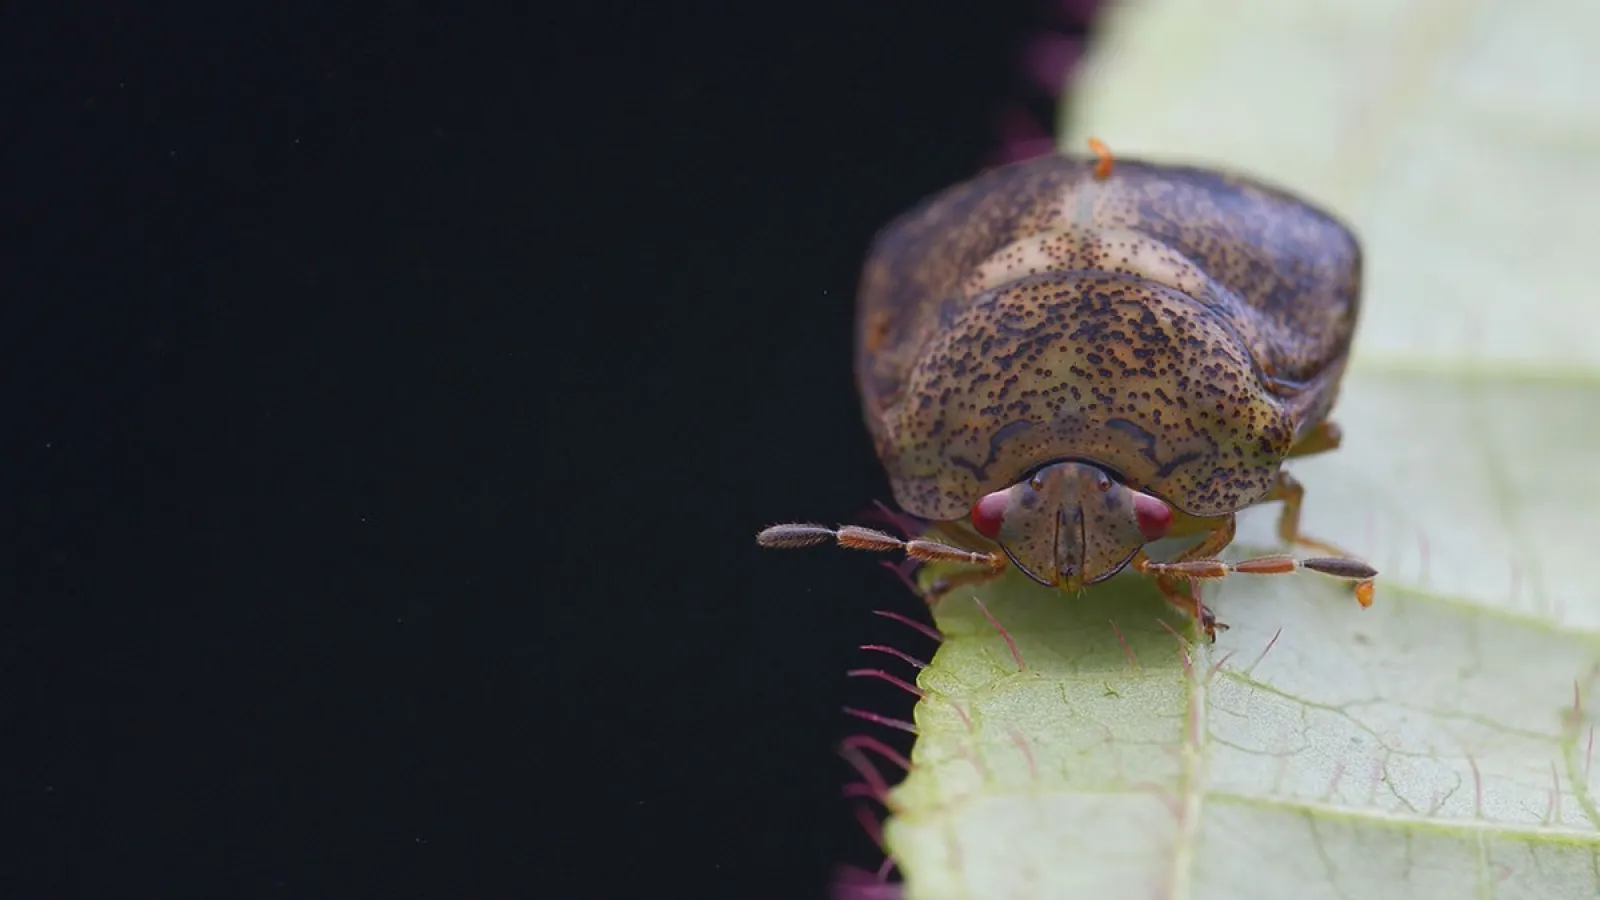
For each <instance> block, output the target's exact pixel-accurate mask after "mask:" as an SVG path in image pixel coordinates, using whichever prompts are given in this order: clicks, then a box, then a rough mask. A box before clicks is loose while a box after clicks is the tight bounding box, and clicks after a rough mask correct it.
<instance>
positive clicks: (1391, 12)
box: [886, 0, 1600, 900]
mask: <svg viewBox="0 0 1600 900" xmlns="http://www.w3.org/2000/svg"><path fill="white" fill-rule="evenodd" d="M1594 34H1600V5H1597V4H1585V3H1560V2H1554V0H1541V2H1518V3H1512V2H1509V0H1507V2H1500V3H1473V4H1463V3H1457V2H1437V3H1393V2H1389V3H1384V2H1352V0H1341V2H1329V0H1321V2H1296V3H1282V2H1279V0H1233V2H1231V3H1228V4H1218V3H1215V2H1199V0H1168V2H1150V0H1147V2H1141V3H1136V4H1127V5H1125V6H1124V7H1122V8H1121V9H1120V10H1119V11H1117V12H1116V13H1115V14H1114V15H1113V17H1112V20H1111V21H1110V22H1109V23H1108V34H1107V35H1106V36H1105V38H1104V40H1103V41H1102V44H1101V46H1100V48H1099V49H1098V50H1097V51H1096V52H1095V54H1094V55H1093V56H1092V57H1091V59H1090V61H1089V66H1088V68H1087V71H1086V72H1085V73H1084V74H1083V75H1082V76H1080V80H1079V81H1078V83H1077V91H1076V93H1075V94H1074V96H1073V97H1071V98H1070V100H1069V102H1070V104H1071V108H1072V109H1073V111H1074V118H1073V119H1072V121H1070V122H1068V123H1066V124H1065V126H1064V129H1063V141H1064V142H1065V143H1066V144H1067V145H1068V146H1069V147H1070V148H1071V149H1074V150H1076V149H1077V148H1080V147H1082V146H1083V141H1084V140H1085V139H1086V138H1087V136H1088V135H1090V134H1095V135H1098V136H1100V137H1102V138H1104V139H1105V140H1106V141H1107V142H1108V143H1109V144H1110V145H1111V147H1112V148H1113V150H1114V151H1116V152H1118V153H1121V154H1125V155H1129V156H1150V157H1156V158H1165V159H1181V160H1189V161H1198V162H1210V163H1215V164H1220V165H1225V166H1228V167H1230V168H1236V169H1241V170H1244V171H1248V172H1252V173H1255V174H1258V175H1261V176H1264V177H1267V178H1270V179H1273V180H1276V181H1279V182H1282V183H1284V184H1285V185H1288V186H1290V187H1292V188H1294V189H1295V190H1297V191H1299V192H1302V193H1304V194H1307V195H1309V196H1310V197H1312V198H1314V199H1317V200H1319V201H1321V202H1323V203H1326V204H1328V205H1329V206H1331V207H1332V208H1334V209H1335V210H1337V211H1338V212H1339V213H1340V214H1341V215H1343V216H1344V217H1346V218H1348V219H1350V220H1351V221H1352V223H1353V224H1354V225H1355V227H1356V229H1357V231H1358V232H1359V233H1360V235H1361V236H1362V238H1363V243H1364V245H1365V247H1366V251H1367V292H1366V309H1365V312H1364V324H1363V328H1362V331H1361V333H1360V335H1359V344H1358V348H1359V349H1358V351H1357V356H1356V363H1355V366H1354V368H1353V371H1352V372H1351V374H1350V376H1349V378H1348V380H1347V384H1346V388H1345V393H1344V395H1343V397H1342V399H1341V401H1340V404H1339V407H1338V409H1337V411H1336V414H1335V418H1336V420H1337V421H1339V423H1340V424H1341V425H1342V426H1343V428H1344V431H1345V435H1346V442H1345V446H1344V447H1343V448H1342V449H1340V450H1339V451H1338V452H1336V453H1333V454H1328V455H1326V456H1323V457H1314V458H1311V459H1307V460H1304V461H1297V462H1295V463H1293V464H1292V468H1293V470H1294V471H1295V473H1296V474H1297V476H1298V477H1299V478H1300V479H1301V480H1302V481H1304V482H1305V483H1306V484H1307V488H1308V495H1307V506H1306V511H1305V519H1304V527H1305V530H1306V531H1307V532H1309V533H1311V534H1313V535H1316V536H1319V537H1323V538H1325V539H1328V540H1331V541H1334V542H1336V543H1340V544H1342V545H1344V546H1346V547H1348V548H1349V549H1351V550H1352V551H1354V552H1356V553H1359V554H1361V555H1363V556H1365V557H1366V558H1368V559H1370V560H1371V561H1372V562H1373V563H1374V564H1376V565H1378V566H1379V567H1380V568H1381V569H1382V571H1383V577H1382V579H1381V580H1380V582H1379V590H1378V595H1377V603H1376V605H1374V606H1373V607H1372V608H1371V609H1368V610H1361V609H1359V608H1358V607H1357V606H1356V605H1355V603H1354V602H1353V601H1352V600H1351V599H1350V597H1349V595H1348V593H1346V592H1344V591H1342V590H1341V589H1340V588H1339V586H1338V585H1336V584H1333V583H1331V582H1329V581H1327V580H1323V579H1317V578H1314V577H1309V576H1296V577H1293V578H1256V579H1246V578H1234V579H1231V580H1230V581H1229V583H1227V584H1226V585H1225V586H1222V587H1220V588H1213V589H1211V590H1210V591H1209V592H1208V594H1207V596H1208V599H1209V600H1210V602H1211V603H1212V604H1213V605H1214V606H1215V607H1216V609H1217V610H1218V612H1219V615H1220V617H1221V618H1222V619H1223V620H1224V621H1226V622H1228V623H1229V624H1230V625H1231V626H1232V630H1230V631H1228V632H1226V633H1225V634H1223V635H1222V636H1221V638H1220V639H1219V640H1218V642H1217V644H1216V645H1215V646H1213V647H1204V646H1194V647H1188V648H1185V647H1184V646H1182V645H1180V643H1179V641H1178V640H1177V638H1176V637H1174V635H1172V634H1171V633H1169V632H1168V631H1167V630H1166V629H1165V628H1164V627H1162V625H1161V624H1160V622H1161V621H1165V622H1167V623H1168V624H1170V625H1172V626H1173V627H1175V628H1179V629H1184V628H1185V627H1186V626H1185V624H1184V623H1182V622H1181V621H1179V620H1177V619H1176V618H1174V617H1172V616H1171V615H1170V614H1168V613H1167V612H1166V611H1165V608H1164V604H1163V603H1162V601H1161V600H1160V599H1159V597H1158V596H1157V595H1156V594H1155V593H1154V591H1153V590H1151V589H1149V588H1147V587H1145V586H1144V585H1142V584H1140V583H1138V582H1137V581H1136V580H1134V579H1131V578H1121V579H1118V580H1117V581H1116V582H1115V583H1113V584H1111V585H1108V586H1106V587H1105V588H1102V589H1097V590H1093V591H1090V592H1088V593H1087V594H1086V595H1085V596H1084V597H1081V598H1073V597H1067V596H1063V595H1060V594H1058V593H1053V592H1050V591H1047V590H1044V589H1040V588H1036V587H1033V586H1031V585H1029V584H1026V583H1024V582H1023V581H1022V580H1021V579H1020V578H1016V577H1008V578H1007V579H1005V580H1003V581H1002V582H1001V583H999V584H997V585H993V586H990V587H988V588H985V589H983V590H980V591H977V592H976V594H977V595H978V596H979V597H981V598H982V600H983V602H984V603H985V604H986V605H987V607H988V609H989V611H990V612H991V613H992V614H993V615H994V616H995V618H996V619H997V620H998V621H999V622H1000V623H1001V624H1003V625H1004V626H1005V628H1006V629H1007V632H1008V633H1009V634H1010V636H1011V637H1012V638H1013V639H1014V640H1015V641H1016V643H1017V647H1018V651H1019V653H1020V655H1021V657H1022V659H1023V662H1024V668H1023V669H1022V670H1020V671H1019V670H1018V667H1017V665H1016V664H1015V663H1014V662H1013V660H1012V656H1011V653H1010V650H1009V648H1008V646H1007V644H1006V643H1005V641H1004V640H1003V639H1002V638H1001V636H1000V634H999V632H997V631H996V629H995V628H994V627H993V625H991V624H990V622H989V621H988V619H987V618H986V617H985V616H984V614H983V613H982V612H981V611H980V609H979V608H978V606H977V605H976V604H975V603H973V602H972V601H971V599H969V597H970V594H961V595H957V596H956V597H953V598H952V599H950V600H948V601H947V602H946V603H945V604H944V605H943V606H942V607H941V608H940V609H939V610H938V611H937V614H936V619H937V622H938V624H939V627H940V628H941V629H942V630H943V631H944V632H945V634H946V635H947V640H946V641H945V643H944V644H943V645H942V646H941V648H940V650H939V652H938V654H937V656H936V657H935V659H934V661H933V664H932V665H931V666H930V667H929V668H928V669H927V670H926V671H925V672H924V673H923V675H922V677H921V679H920V682H919V683H920V685H921V687H922V688H923V689H924V690H925V691H926V692H927V696H926V698H925V699H924V700H923V701H922V702H921V703H919V704H918V708H917V712H916V722H917V725H918V728H919V731H920V736H919V738H918V741H917V745H916V748H915V751H914V754H913V762H914V766H913V771H912V773H911V774H910V775H909V777H908V778H907V780H906V781H905V783H904V784H902V785H901V786H900V787H899V788H898V789H897V790H896V792H895V794H894V797H893V801H894V814H893V815H892V816H891V819H890V821H889V823H888V824H887V827H886V836H887V840H888V842H889V845H890V849H891V852H892V853H893V854H894V856H895V857H896V859H897V861H898V863H899V864H900V867H901V870H902V872H903V874H904V875H905V878H906V882H907V889H908V893H909V895H910V896H913V897H979V898H1008V897H1099V896H1104V897H1176V898H1301V897H1304V898H1322V897H1327V898H1336V897H1361V898H1364V900H1365V898H1377V900H1382V898H1389V897H1395V898H1402V897H1496V898H1516V897H1529V898H1566V897H1574V898H1578V897H1584V898H1588V897H1596V896H1600V809H1597V806H1596V797H1595V792H1596V790H1597V789H1600V773H1597V772H1595V764H1594V761H1593V759H1592V751H1591V746H1592V741H1593V740H1594V738H1593V735H1594V726H1595V724H1596V719H1597V716H1596V713H1595V709H1596V708H1597V706H1596V704H1597V703H1600V699H1596V700H1594V701H1591V697H1593V695H1594V692H1595V690H1596V689H1597V688H1600V587H1597V586H1596V581H1595V579H1594V578H1592V577H1591V576H1590V574H1589V572H1588V571H1587V569H1586V567H1585V565H1584V564H1585V563H1586V562H1587V561H1588V560H1590V559H1592V558H1594V557H1595V556H1596V552H1595V551H1594V550H1592V549H1591V546H1592V545H1593V544H1594V541H1595V535H1596V534H1597V533H1600V529H1597V528H1596V525H1597V524H1600V521H1597V516H1596V513H1595V510H1596V509H1600V474H1597V468H1596V467H1597V465H1600V450H1597V448H1600V298H1596V297H1595V296H1593V294H1594V293H1595V291H1594V288H1593V287H1592V285H1593V284H1594V283H1595V277H1594V275H1593V274H1592V271H1593V267H1594V265H1595V260H1596V257H1597V256H1600V229H1597V228H1595V227H1594V226H1592V225H1591V224H1590V223H1589V221H1588V220H1589V218H1590V217H1591V216H1592V210H1595V209H1597V208H1600V103H1596V102H1595V100H1594V98H1593V89H1592V86H1593V85H1596V84H1600V54H1596V53H1594V52H1592V48H1591V37H1590V36H1592V35H1594ZM1276 513H1277V510H1276V508H1269V509H1262V510H1255V511H1252V512H1250V513H1249V514H1247V515H1246V516H1245V517H1244V519H1243V520H1242V526H1243V527H1242V528H1241V537H1240V542H1239V545H1237V546H1236V547H1235V548H1234V549H1233V550H1232V551H1230V555H1233V556H1241V555H1245V554H1247V553H1250V552H1260V551H1263V550H1267V549H1269V548H1272V545H1273V541H1272V526H1273V522H1274V517H1275V516H1276Z"/></svg>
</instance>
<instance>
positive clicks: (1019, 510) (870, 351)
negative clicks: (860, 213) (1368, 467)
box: [758, 141, 1377, 634]
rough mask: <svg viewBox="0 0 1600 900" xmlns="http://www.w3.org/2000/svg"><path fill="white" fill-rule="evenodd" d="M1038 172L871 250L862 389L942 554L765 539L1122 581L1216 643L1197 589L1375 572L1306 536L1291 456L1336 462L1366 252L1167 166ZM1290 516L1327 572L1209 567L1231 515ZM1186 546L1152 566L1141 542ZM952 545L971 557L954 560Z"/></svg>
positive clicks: (1263, 189) (1241, 184) (924, 541)
mask: <svg viewBox="0 0 1600 900" xmlns="http://www.w3.org/2000/svg"><path fill="white" fill-rule="evenodd" d="M1091 147H1092V148H1093V149H1094V150H1095V152H1096V158H1090V159H1071V158H1068V157H1065V156H1057V155H1052V156H1046V157H1041V158H1038V159H1034V160H1030V161H1027V162H1023V163H1017V164H1014V165H1009V166H1004V167H1001V168H998V169H993V170H990V171H988V172H985V173H983V174H981V175H979V176H978V177H976V178H974V179H972V180H971V181H968V182H966V183H964V184H960V185H957V186H955V187H953V188H950V189H949V190H946V191H944V192H943V193H940V194H938V195H936V196H934V197H932V198H930V199H928V200H926V201H924V202H923V203H922V204H921V205H919V206H918V207H916V208H915V209H913V210H912V211H910V212H909V213H907V214H905V215H903V216H901V217H900V218H899V219H897V220H896V221H895V222H893V223H892V224H891V225H890V226H889V227H888V228H886V229H885V230H884V231H883V232H882V233H881V234H880V235H879V236H878V238H877V240H876V242H875V244H874V246H873V248H872V252H871V254H870V256H869V258H868V260H867V264H866V268H865V272H864V274H863V278H862V282H861V286H860V292H859V297H858V304H859V307H858V310H857V329H856V376H857V382H858V386H859V388H860V392H861V399H862V405H863V408H864V412H865V415H866V421H867V427H868V428H869V429H870V430H871V433H872V438H873V441H874V443H875V445H876V447H877V452H878V457H879V459H880V460H881V461H882V463H883V465H884V467H885V469H886V470H887V472H888V475H889V479H890V481H891V483H892V486H893V490H894V495H895V500H896V501H897V502H898V503H899V504H900V506H901V507H902V508H904V509H905V510H906V511H907V512H909V513H911V514H913V515H915V516H918V517H921V518H923V519H928V520H931V521H932V522H933V523H935V524H934V525H933V529H934V530H935V531H938V532H942V533H943V534H942V536H943V537H944V538H945V540H935V539H933V538H932V537H929V536H924V537H922V538H919V539H914V540H909V541H902V540H899V539H898V538H895V537H893V536H891V535H888V534H885V533H883V532H881V531H876V530H873V529H869V528H863V527H860V526H844V527H841V528H838V529H831V528H825V527H823V526H819V525H799V524H791V525H776V526H773V527H771V528H768V529H766V530H765V531H763V532H761V534H760V536H759V538H758V540H759V541H760V543H761V544H763V545H764V546H769V547H797V546H808V545H812V544H818V543H823V542H825V541H830V540H832V541H837V542H838V543H839V544H841V545H843V546H846V547H852V548H856V549H869V550H893V549H904V550H905V551H906V553H907V555H909V556H910V557H912V558H914V559H917V560H923V561H930V562H931V561H944V562H950V561H954V562H964V563H970V564H973V565H974V566H976V567H977V568H975V569H974V570H972V571H970V572H962V573H958V574H957V575H955V576H952V577H949V578H946V579H945V580H944V581H943V582H940V583H936V584H935V585H934V587H933V589H932V591H931V593H930V597H929V600H930V602H933V601H936V600H937V599H938V597H940V596H942V595H943V594H944V593H945V592H948V591H949V590H950V589H952V588H954V587H956V586H957V585H960V584H969V583H973V582H977V581H981V580H984V579H987V578H992V577H994V576H995V575H997V574H999V573H1000V572H1002V571H1003V570H1004V569H1005V568H1006V566H1008V565H1014V566H1016V567H1017V568H1018V569H1019V570H1021V571H1022V572H1023V573H1024V574H1026V575H1027V576H1028V577H1029V578H1032V579H1033V580H1035V581H1037V582H1039V583H1040V584H1044V585H1053V586H1059V587H1060V588H1062V589H1064V590H1068V591H1077V590H1080V589H1082V588H1083V587H1085V586H1087V585H1091V584H1095V583H1096V582H1100V581H1104V580H1105V579H1107V578H1110V577H1111V576H1112V575H1115V574H1116V573H1117V572H1119V571H1122V570H1123V569H1124V568H1125V567H1127V566H1129V565H1131V566H1132V567H1133V568H1134V569H1135V570H1136V571H1139V572H1142V573H1145V574H1146V575H1149V576H1152V577H1153V578H1154V579H1155V582H1156V585H1157V586H1158V587H1159V588H1160V589H1161V592H1162V593H1163V594H1164V595H1165V596H1166V597H1167V598H1168V599H1169V600H1171V601H1172V602H1173V603H1174V604H1177V605H1178V606H1179V607H1180V608H1182V609H1184V610H1185V611H1186V612H1188V613H1189V614H1190V615H1192V616H1195V617H1196V618H1197V619H1198V620H1199V621H1200V623H1201V625H1202V626H1203V627H1204V628H1205V630H1206V631H1207V633H1208V634H1209V633H1212V631H1213V628H1214V627H1216V623H1215V621H1214V619H1213V618H1212V617H1211V614H1210V613H1209V611H1208V610H1206V608H1205V607H1204V606H1203V605H1202V604H1201V603H1200V601H1199V599H1198V597H1197V596H1196V595H1195V593H1194V592H1193V591H1192V590H1191V589H1189V584H1188V583H1189V582H1190V581H1192V580H1193V579H1201V578H1220V577H1223V576H1226V575H1228V574H1230V573H1245V574H1286V573H1289V572H1293V571H1295V570H1297V569H1300V568H1305V569H1311V570H1314V571H1317V572H1322V573H1324V574H1327V575H1332V576H1335V577H1339V578H1346V579H1350V580H1352V581H1355V582H1357V584H1356V596H1357V598H1358V599H1359V600H1360V601H1361V603H1362V605H1363V606H1365V605H1367V604H1369V603H1370V602H1371V599H1372V578H1373V577H1374V576H1375V575H1376V574H1377V573H1376V571H1375V570H1373V569H1372V568H1371V567H1370V566H1368V565H1366V564H1365V563H1362V562H1358V561H1356V560H1354V559H1350V558H1348V557H1347V556H1346V555H1345V554H1343V553H1342V552H1340V551H1338V550H1337V549H1336V548H1333V547H1329V546H1328V545H1325V544H1321V543H1319V542H1317V541H1313V540H1310V539H1308V538H1306V537H1305V536H1303V535H1302V534H1301V533H1300V530H1299V520H1300V504H1301V500H1302V498H1303V496H1304V493H1305V492H1304V489H1303V488H1302V487H1301V486H1300V483H1299V482H1297V481H1296V480H1295V479H1294V478H1292V477H1291V476H1290V475H1289V474H1288V473H1286V472H1284V471H1283V470H1282V464H1283V461H1284V460H1285V459H1286V458H1288V457H1292V456H1305V455H1307V454H1312V453H1320V452H1323V451H1327V450H1332V449H1334V448H1336V447H1338V446H1339V440H1340V434H1339V429H1338V427H1337V426H1336V425H1334V424H1333V423H1332V422H1331V421H1329V420H1328V418H1327V416H1328V413H1329V410H1330V409H1331V408H1332V407H1333V404H1334V400H1335V398H1336V397H1337V395H1338V392H1339V382H1340V378H1341V376H1342V375H1343V373H1344V369H1345V363H1346V360H1347V359H1348V356H1349V351H1350V341H1351V335H1352V333H1353V332H1354V330H1355V326H1356V318H1357V314H1358V312H1359V309H1360V288H1361V251H1360V248H1359V246H1358V245H1357V243H1356V240H1355V238H1354V236H1352V234H1351V233H1350V231H1349V230H1348V229H1347V228H1345V227H1344V226H1343V225H1341V224H1340V223H1339V222H1338V221H1336V220H1335V219H1334V218H1332V217H1331V216H1330V215H1328V214H1327V213H1325V212H1323V211H1321V210H1319V209H1317V208H1315V207H1313V206H1311V205H1309V204H1307V203H1306V202H1304V201H1301V200H1299V199H1296V198H1295V197H1292V196H1290V195H1289V194H1287V193H1284V192H1283V191H1280V190H1278V189H1276V188H1273V187H1269V186H1267V185H1265V184H1262V183H1260V182H1257V181H1254V180H1251V179H1248V178H1243V177H1238V176H1233V175H1226V174H1222V173H1218V172H1213V171H1207V170H1204V169H1198V168H1189V167H1183V166H1167V165H1156V164H1151V163H1144V162H1134V161H1123V160H1118V161H1117V162H1116V164H1115V165H1113V164H1112V160H1111V157H1110V154H1109V153H1107V152H1106V151H1105V148H1104V146H1103V145H1100V144H1099V142H1098V141H1095V142H1091ZM1273 501H1281V502H1282V503H1283V513H1282V517H1281V518H1280V519H1279V523H1278V531H1279V535H1280V536H1281V538H1282V539H1283V540H1284V542H1285V543H1288V544H1291V545H1293V544H1298V545H1301V546H1305V547H1310V548H1314V550H1315V552H1320V553H1324V554H1328V555H1327V556H1323V557H1319V558H1314V559H1304V560H1297V559H1293V558H1291V557H1288V556H1272V557H1263V558H1259V559H1252V560H1246V561H1243V562H1238V563H1225V562H1222V561H1220V560H1218V559H1216V558H1215V557H1216V554H1217V553H1219V552H1220V551H1221V550H1222V549H1223V548H1224V547H1226V546H1227V545H1228V544H1229V543H1230V542H1231V541H1232V540H1233V535H1234V516H1235V514H1236V513H1237V512H1239V511H1240V510H1243V509H1245V508H1247V507H1250V506H1254V505H1256V504H1258V503H1270V502H1273ZM1185 536H1200V539H1199V540H1198V541H1196V542H1195V543H1193V544H1192V545H1190V546H1189V547H1187V548H1186V549H1184V550H1182V551H1180V552H1179V553H1178V554H1177V555H1176V556H1175V557H1174V558H1173V559H1171V560H1170V561H1167V562H1156V561H1153V560H1151V559H1150V558H1149V556H1148V555H1146V552H1145V549H1144V548H1145V545H1146V544H1147V543H1150V542H1152V541H1155V540H1157V539H1160V538H1167V537H1185ZM962 545H973V546H981V547H983V548H984V549H976V550H972V549H964V548H963V546H962Z"/></svg>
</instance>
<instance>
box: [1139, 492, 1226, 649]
mask: <svg viewBox="0 0 1600 900" xmlns="http://www.w3.org/2000/svg"><path fill="white" fill-rule="evenodd" d="M1234 529H1235V522H1234V517H1233V516H1227V517H1225V518H1223V519H1222V521H1220V522H1219V523H1217V527H1216V528H1215V529H1213V530H1211V531H1210V532H1207V534H1206V536H1205V537H1203V538H1201V539H1200V540H1199V541H1197V542H1195V543H1194V544H1193V545H1192V546H1190V547H1186V548H1184V549H1183V550H1182V551H1181V552H1180V553H1178V555H1177V556H1175V557H1173V558H1172V561H1171V562H1170V563H1165V564H1163V563H1153V562H1151V560H1150V558H1149V557H1148V556H1146V555H1145V554H1144V552H1143V551H1140V552H1139V554H1138V555H1137V556H1135V557H1134V559H1133V567H1134V569H1135V571H1139V572H1144V573H1145V574H1147V575H1151V576H1153V578H1154V579H1155V584H1156V590H1158V591H1160V592H1161V596H1163V597H1165V598H1167V602H1168V603H1170V604H1172V605H1173V606H1174V607H1176V608H1177V609H1178V610H1179V611H1181V612H1182V613H1183V614H1184V615H1186V616H1188V617H1189V618H1191V619H1193V620H1194V621H1196V622H1199V623H1200V627H1201V629H1202V630H1203V631H1205V634H1206V637H1207V638H1209V639H1210V640H1216V638H1217V631H1218V630H1219V629H1220V630H1222V631H1227V630H1228V626H1227V625H1226V624H1224V623H1222V622H1218V621H1217V619H1216V616H1215V615H1213V614H1212V612H1211V610H1210V609H1209V608H1207V607H1206V605H1205V603H1203V602H1201V600H1200V591H1199V587H1198V586H1197V585H1196V584H1195V582H1194V580H1193V579H1191V578H1185V577H1183V576H1181V575H1169V574H1165V573H1162V572H1160V571H1159V569H1158V567H1159V566H1161V565H1177V566H1180V567H1181V566H1182V564H1183V563H1186V562H1190V561H1192V560H1204V559H1210V558H1212V557H1214V556H1216V555H1217V554H1218V553H1221V552H1222V551H1223V549H1224V548H1226V547H1227V546H1228V545H1229V544H1231V543H1233V535H1234Z"/></svg>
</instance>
